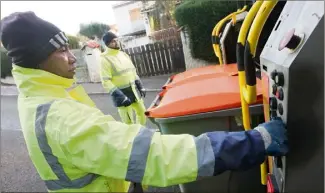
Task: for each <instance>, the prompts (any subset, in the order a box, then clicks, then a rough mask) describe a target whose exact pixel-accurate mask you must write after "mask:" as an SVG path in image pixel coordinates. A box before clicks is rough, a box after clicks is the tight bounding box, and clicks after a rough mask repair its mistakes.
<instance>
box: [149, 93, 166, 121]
mask: <svg viewBox="0 0 325 193" xmlns="http://www.w3.org/2000/svg"><path fill="white" fill-rule="evenodd" d="M165 92H166V91H165V90H163V91H161V92H160V93H159V94H158V95H157V96H156V98H155V99H154V100H153V101H152V103H151V104H150V106H149V108H148V109H147V111H146V112H145V113H144V114H145V115H146V116H149V115H150V110H151V109H153V108H154V107H156V106H158V104H157V102H158V101H159V100H160V99H161V98H162V95H163V94H164V93H165Z"/></svg>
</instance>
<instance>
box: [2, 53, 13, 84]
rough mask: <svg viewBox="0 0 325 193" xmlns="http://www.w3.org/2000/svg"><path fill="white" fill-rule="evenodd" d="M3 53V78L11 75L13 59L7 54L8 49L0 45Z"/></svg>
mask: <svg viewBox="0 0 325 193" xmlns="http://www.w3.org/2000/svg"><path fill="white" fill-rule="evenodd" d="M0 54H1V56H0V57H1V64H0V65H1V78H5V77H7V76H11V70H12V63H11V59H10V58H9V57H8V56H7V50H6V49H4V48H3V47H0Z"/></svg>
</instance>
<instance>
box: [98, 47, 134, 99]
mask: <svg viewBox="0 0 325 193" xmlns="http://www.w3.org/2000/svg"><path fill="white" fill-rule="evenodd" d="M100 77H101V81H102V85H103V87H104V89H105V90H106V91H107V92H108V93H112V92H114V91H115V89H117V88H118V89H120V90H123V89H125V88H128V87H131V88H132V91H133V94H134V95H135V98H136V100H139V95H138V93H137V92H136V86H135V80H137V79H139V76H138V75H137V72H136V68H135V67H134V65H133V63H132V60H131V59H130V57H129V56H128V55H127V54H126V53H125V52H123V51H120V50H115V49H111V48H107V49H106V51H105V52H104V53H102V54H101V65H100ZM124 94H126V93H124ZM126 95H127V94H126ZM127 96H128V95H127ZM128 97H129V96H128ZM130 98H133V97H132V96H131V97H130Z"/></svg>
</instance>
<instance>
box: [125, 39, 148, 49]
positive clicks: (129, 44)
mask: <svg viewBox="0 0 325 193" xmlns="http://www.w3.org/2000/svg"><path fill="white" fill-rule="evenodd" d="M149 43H152V41H151V40H150V39H149V37H148V36H143V37H138V38H134V39H132V40H129V41H122V44H123V45H124V46H125V47H123V48H124V49H126V48H133V47H138V46H142V45H146V44H149Z"/></svg>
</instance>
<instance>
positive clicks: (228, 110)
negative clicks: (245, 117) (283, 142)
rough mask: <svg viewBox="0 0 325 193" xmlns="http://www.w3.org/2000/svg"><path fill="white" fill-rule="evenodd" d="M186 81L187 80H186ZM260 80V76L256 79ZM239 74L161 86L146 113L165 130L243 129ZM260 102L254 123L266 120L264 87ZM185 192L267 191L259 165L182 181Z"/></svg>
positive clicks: (254, 107)
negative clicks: (209, 176)
mask: <svg viewBox="0 0 325 193" xmlns="http://www.w3.org/2000/svg"><path fill="white" fill-rule="evenodd" d="M183 81H184V80H183ZM257 83H258V85H260V84H259V79H257ZM239 90H240V89H239V83H238V77H237V76H216V77H212V78H206V79H200V80H197V81H189V82H187V83H186V84H179V85H177V86H175V87H169V88H168V89H165V90H162V91H161V92H160V93H159V94H158V95H157V97H156V98H155V100H154V101H153V102H152V104H151V106H150V107H149V108H148V110H147V111H146V115H147V117H148V118H149V120H151V121H152V122H153V123H154V124H156V125H157V126H158V127H159V130H160V132H161V133H162V134H191V135H194V136H198V135H200V134H202V133H205V132H209V131H243V130H244V129H243V127H242V126H241V122H240V121H238V119H237V117H240V116H241V101H240V93H239ZM257 93H258V97H257V102H256V103H255V104H252V105H250V112H251V115H252V116H251V117H252V124H253V126H254V124H255V125H256V124H258V123H259V122H260V121H263V106H262V95H261V88H260V86H257ZM180 188H181V190H182V192H234V191H235V192H236V191H239V192H250V193H252V192H256V193H260V192H264V191H265V187H264V186H263V185H261V183H260V167H259V166H256V167H255V168H253V169H251V170H248V171H241V172H240V171H238V172H225V173H223V174H221V175H218V176H216V177H211V178H207V179H203V180H200V181H196V182H191V183H186V184H180Z"/></svg>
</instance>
